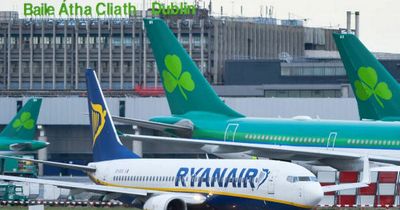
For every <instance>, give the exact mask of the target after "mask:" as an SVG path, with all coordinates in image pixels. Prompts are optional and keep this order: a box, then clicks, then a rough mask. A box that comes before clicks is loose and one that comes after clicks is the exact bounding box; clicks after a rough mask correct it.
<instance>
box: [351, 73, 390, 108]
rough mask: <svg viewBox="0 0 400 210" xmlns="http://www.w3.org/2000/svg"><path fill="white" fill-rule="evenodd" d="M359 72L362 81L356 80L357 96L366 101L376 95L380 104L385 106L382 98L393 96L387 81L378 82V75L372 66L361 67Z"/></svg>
mask: <svg viewBox="0 0 400 210" xmlns="http://www.w3.org/2000/svg"><path fill="white" fill-rule="evenodd" d="M357 73H358V77H359V78H360V80H361V81H360V80H356V81H355V82H354V86H355V88H356V96H357V97H358V98H359V99H361V100H363V101H365V100H367V99H369V98H370V97H371V96H372V95H374V97H375V99H376V101H377V102H378V104H379V105H380V106H381V107H382V108H384V105H383V103H382V101H381V99H384V100H390V99H391V98H392V91H390V89H389V86H388V85H387V83H386V82H379V83H378V75H377V74H376V71H375V69H373V68H372V67H360V68H359V69H358V72H357Z"/></svg>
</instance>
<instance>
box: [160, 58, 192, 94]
mask: <svg viewBox="0 0 400 210" xmlns="http://www.w3.org/2000/svg"><path fill="white" fill-rule="evenodd" d="M164 63H165V66H166V67H167V70H163V72H162V77H163V81H164V87H165V89H166V90H167V92H168V93H172V92H173V91H174V90H175V89H176V87H178V88H179V90H180V92H181V94H182V95H183V97H184V98H185V100H187V95H186V93H185V90H186V91H189V92H192V91H193V90H194V87H195V84H194V82H193V80H192V75H191V74H190V73H189V72H187V71H184V72H183V73H182V63H181V59H179V57H178V56H177V55H166V56H165V58H164Z"/></svg>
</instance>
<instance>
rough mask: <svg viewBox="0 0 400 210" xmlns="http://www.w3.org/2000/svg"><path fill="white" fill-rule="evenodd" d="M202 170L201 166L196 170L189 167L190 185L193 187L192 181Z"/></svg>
mask: <svg viewBox="0 0 400 210" xmlns="http://www.w3.org/2000/svg"><path fill="white" fill-rule="evenodd" d="M202 170H203V168H199V169H198V170H197V171H196V169H195V168H190V175H191V176H192V178H191V180H190V186H191V187H194V182H195V179H196V177H197V175H198V174H199V173H200V172H201V171H202Z"/></svg>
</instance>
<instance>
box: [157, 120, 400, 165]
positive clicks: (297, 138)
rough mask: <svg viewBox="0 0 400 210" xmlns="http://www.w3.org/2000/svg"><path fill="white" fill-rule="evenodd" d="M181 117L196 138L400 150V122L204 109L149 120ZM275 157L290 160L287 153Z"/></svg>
mask: <svg viewBox="0 0 400 210" xmlns="http://www.w3.org/2000/svg"><path fill="white" fill-rule="evenodd" d="M181 119H188V120H190V121H191V122H192V123H193V127H194V129H193V136H192V137H193V138H196V139H208V140H219V141H229V142H242V143H254V144H270V145H286V146H293V147H307V148H310V149H316V150H321V149H323V150H327V149H328V150H338V151H350V152H352V151H354V150H356V151H357V153H361V154H365V155H384V156H389V157H396V158H400V153H398V152H397V151H398V150H400V122H381V121H338V120H319V119H312V120H302V119H299V120H297V119H280V118H249V117H243V118H227V117H225V116H221V115H217V114H212V113H204V112H190V113H187V114H185V115H181V116H174V117H157V118H153V119H152V120H153V121H157V122H163V123H176V122H179V120H181ZM174 121H175V122H174ZM390 151H396V152H390ZM275 158H278V159H287V160H293V159H292V156H290V154H288V155H287V156H285V155H283V156H282V157H276V156H275Z"/></svg>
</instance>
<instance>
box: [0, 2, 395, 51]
mask: <svg viewBox="0 0 400 210" xmlns="http://www.w3.org/2000/svg"><path fill="white" fill-rule="evenodd" d="M100 1H101V0H67V3H75V2H78V3H80V4H84V5H88V4H92V5H94V4H95V3H97V2H100ZM160 1H161V2H179V1H178V0H175V1H173V0H160ZM186 1H187V2H193V0H186ZM23 2H29V3H32V4H37V5H39V4H40V3H42V2H47V3H50V4H52V5H54V6H56V7H59V5H60V4H61V3H62V0H24V1H21V0H7V1H2V7H1V8H0V10H17V11H19V13H20V16H22V15H23ZM102 2H113V3H114V4H117V3H123V2H132V3H133V4H135V5H137V7H138V8H141V5H142V0H130V1H128V0H103V1H102ZM146 2H150V0H146ZM200 2H201V3H200V4H201V5H203V2H204V4H206V5H208V2H209V0H202V1H200ZM147 4H149V3H147ZM212 5H213V12H214V13H220V8H221V6H222V7H223V11H224V14H225V15H235V16H239V15H240V14H241V12H240V7H241V5H243V15H245V16H260V8H261V7H262V8H263V9H264V11H263V15H265V6H268V7H270V6H273V8H274V17H276V18H279V19H287V18H288V17H289V13H290V17H291V18H298V19H307V22H306V26H317V27H333V28H338V27H341V28H345V27H346V11H348V10H350V11H360V39H361V41H363V42H364V43H365V45H366V46H367V47H368V48H369V49H371V50H372V51H379V52H393V53H400V23H399V21H400V12H399V9H400V0H213V1H212ZM352 27H354V16H353V19H352Z"/></svg>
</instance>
